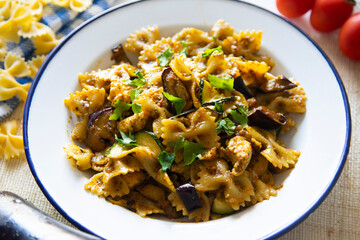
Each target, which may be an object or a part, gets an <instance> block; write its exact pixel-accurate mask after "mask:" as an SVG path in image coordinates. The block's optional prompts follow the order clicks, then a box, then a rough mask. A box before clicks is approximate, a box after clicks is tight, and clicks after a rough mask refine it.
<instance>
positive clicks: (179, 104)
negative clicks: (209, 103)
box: [163, 92, 186, 114]
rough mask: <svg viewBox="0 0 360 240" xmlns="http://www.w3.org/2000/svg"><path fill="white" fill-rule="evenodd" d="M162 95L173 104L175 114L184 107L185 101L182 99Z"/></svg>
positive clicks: (166, 94) (165, 93)
mask: <svg viewBox="0 0 360 240" xmlns="http://www.w3.org/2000/svg"><path fill="white" fill-rule="evenodd" d="M163 94H164V96H165V97H166V99H167V100H169V101H170V102H172V103H173V104H174V106H175V110H176V114H180V113H181V111H182V110H183V109H184V107H185V105H186V102H185V100H184V99H182V98H179V97H175V96H173V95H171V94H169V93H167V92H163Z"/></svg>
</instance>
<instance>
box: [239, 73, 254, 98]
mask: <svg viewBox="0 0 360 240" xmlns="http://www.w3.org/2000/svg"><path fill="white" fill-rule="evenodd" d="M234 89H235V90H237V91H239V92H241V93H242V95H244V96H245V98H252V97H254V96H253V94H252V93H251V92H250V90H249V89H248V88H247V87H246V86H245V83H244V80H243V79H242V77H241V76H238V77H237V78H235V79H234Z"/></svg>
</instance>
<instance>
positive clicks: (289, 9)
mask: <svg viewBox="0 0 360 240" xmlns="http://www.w3.org/2000/svg"><path fill="white" fill-rule="evenodd" d="M355 5H356V1H355V0H276V6H277V8H278V10H279V12H280V13H281V14H282V15H284V16H285V17H288V18H296V17H300V16H302V15H303V14H305V13H306V12H307V11H309V10H310V9H311V14H310V23H311V25H312V26H313V28H315V29H316V30H317V31H319V32H325V33H326V32H331V31H334V30H336V29H338V28H340V27H341V30H340V34H339V47H340V50H341V51H342V53H343V54H344V55H345V56H347V57H348V58H350V59H352V60H360V13H356V14H354V15H352V14H353V10H354V6H355Z"/></svg>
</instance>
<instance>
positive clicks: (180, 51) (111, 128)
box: [64, 20, 306, 222]
mask: <svg viewBox="0 0 360 240" xmlns="http://www.w3.org/2000/svg"><path fill="white" fill-rule="evenodd" d="M261 37H262V32H261V31H240V32H235V31H234V29H233V28H232V27H231V26H230V25H229V24H228V23H226V22H224V21H223V20H219V21H218V22H216V23H215V24H214V25H213V26H212V28H211V30H210V32H204V31H201V30H199V29H195V28H184V29H182V30H181V31H180V32H178V33H176V34H175V35H174V36H171V37H167V38H160V35H159V29H158V27H157V26H151V27H147V28H143V29H141V30H139V31H137V32H136V33H134V34H131V35H130V36H129V38H128V39H127V40H126V42H125V43H123V44H120V45H119V46H117V47H115V48H114V49H112V52H113V55H112V59H113V60H114V61H115V64H114V65H113V66H112V67H110V68H109V69H104V70H97V71H92V72H88V73H81V74H79V84H80V86H81V88H82V89H81V91H78V92H75V93H73V94H70V97H69V98H68V99H65V105H66V107H67V108H68V109H69V110H70V111H71V112H73V113H74V114H75V115H76V116H77V117H78V118H79V121H78V122H77V123H76V125H75V127H74V129H73V131H72V133H71V138H72V140H73V142H74V143H71V144H69V145H68V146H66V147H64V149H65V151H66V153H67V157H68V158H70V159H72V160H74V162H75V164H76V166H77V168H78V169H79V170H81V171H91V172H92V173H93V176H92V177H91V178H90V179H89V181H88V183H87V184H86V185H85V189H86V190H87V191H90V192H92V193H94V194H96V195H98V196H100V197H104V198H105V199H106V200H108V201H109V202H111V203H113V204H117V205H119V206H122V207H125V208H128V209H130V210H132V211H134V212H136V213H137V214H139V215H140V216H143V217H145V216H154V215H158V214H160V215H165V216H166V217H168V218H170V219H179V220H183V219H184V218H186V219H191V220H194V221H197V222H198V221H208V220H212V219H217V218H219V217H222V216H226V215H228V214H232V213H234V212H236V211H239V210H241V209H243V208H245V207H248V206H251V205H254V204H256V203H258V202H262V201H264V200H267V199H269V198H270V197H271V196H275V195H276V193H277V190H278V189H280V186H276V185H275V182H274V174H276V173H279V172H282V171H284V170H287V169H290V168H293V167H294V166H295V164H296V162H297V161H298V158H299V156H300V152H299V151H296V150H292V149H289V148H286V147H285V145H284V144H283V143H282V142H281V141H280V140H279V135H281V134H283V133H284V132H286V131H288V130H289V129H291V128H293V127H294V126H295V121H294V120H293V118H292V117H291V116H290V115H289V114H290V113H305V111H306V105H305V102H306V96H305V92H304V90H303V88H302V87H301V86H300V85H299V83H297V82H295V80H294V79H289V78H287V77H285V76H283V75H279V76H275V75H273V74H271V73H270V71H271V69H272V67H273V66H274V62H273V61H272V59H271V58H270V57H268V56H263V55H260V54H258V51H259V49H260V45H261ZM127 52H132V53H136V54H138V55H139V57H138V63H137V65H133V64H131V61H130V60H129V59H128V58H127V56H126V53H127ZM76 143H81V144H82V146H86V147H80V145H79V144H76Z"/></svg>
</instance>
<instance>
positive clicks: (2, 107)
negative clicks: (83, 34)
mask: <svg viewBox="0 0 360 240" xmlns="http://www.w3.org/2000/svg"><path fill="white" fill-rule="evenodd" d="M121 2H124V1H121V0H94V1H93V4H92V5H91V6H90V7H89V8H88V9H87V10H86V11H84V12H82V13H77V12H75V11H72V10H70V9H69V8H63V7H57V6H54V5H52V4H48V5H46V6H45V7H44V12H43V17H42V19H41V21H40V22H42V23H44V24H46V25H48V26H49V27H51V28H52V29H53V30H54V32H55V33H56V35H57V38H58V39H60V38H62V37H64V36H66V35H67V34H68V33H70V32H71V31H72V30H73V29H74V28H76V27H77V26H79V25H80V24H81V23H82V22H84V21H85V20H88V19H89V18H91V17H93V16H94V15H96V14H98V13H100V12H102V11H104V10H105V9H107V8H109V7H111V6H113V5H115V4H118V3H121ZM7 47H8V51H11V52H13V53H15V54H17V55H19V56H22V57H24V58H25V60H29V59H31V58H32V57H34V51H35V49H34V45H33V43H32V41H31V40H29V39H26V38H21V40H20V42H19V43H18V44H17V43H14V42H8V43H7ZM0 68H2V69H4V63H3V62H0ZM16 80H17V81H18V82H19V83H22V84H23V83H26V82H31V81H32V79H31V78H30V77H25V78H16ZM19 103H20V100H19V98H18V97H13V98H12V99H9V100H7V101H2V102H1V101H0V122H2V121H3V120H4V119H5V118H6V117H8V116H9V115H10V114H11V113H12V111H13V110H14V109H15V107H16V106H17V105H18V104H19Z"/></svg>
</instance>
